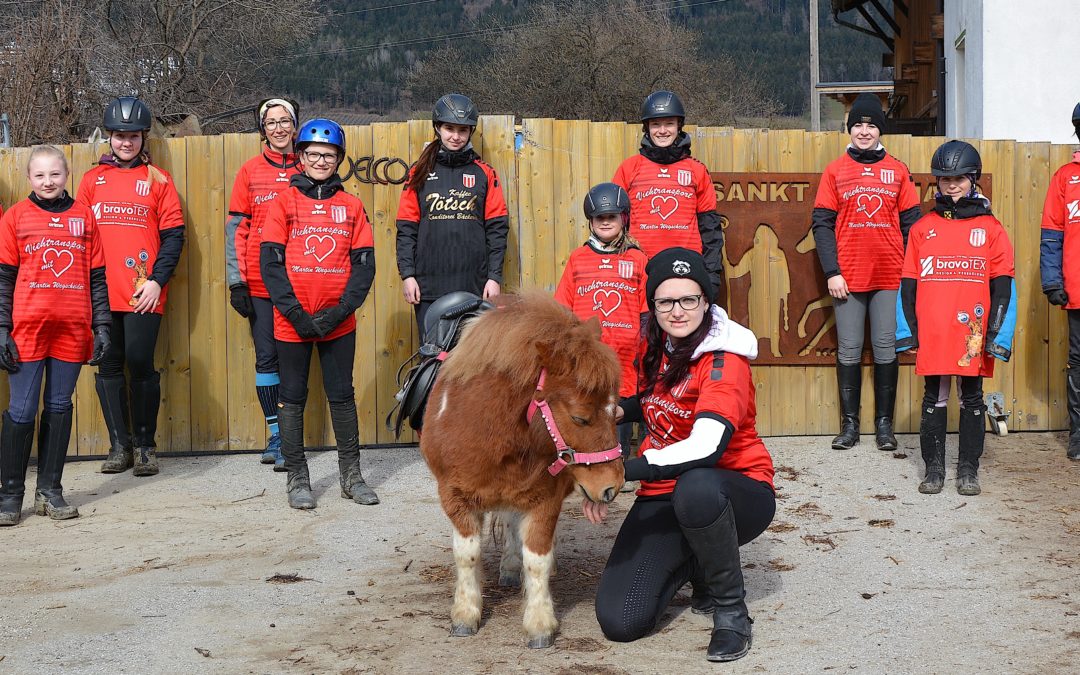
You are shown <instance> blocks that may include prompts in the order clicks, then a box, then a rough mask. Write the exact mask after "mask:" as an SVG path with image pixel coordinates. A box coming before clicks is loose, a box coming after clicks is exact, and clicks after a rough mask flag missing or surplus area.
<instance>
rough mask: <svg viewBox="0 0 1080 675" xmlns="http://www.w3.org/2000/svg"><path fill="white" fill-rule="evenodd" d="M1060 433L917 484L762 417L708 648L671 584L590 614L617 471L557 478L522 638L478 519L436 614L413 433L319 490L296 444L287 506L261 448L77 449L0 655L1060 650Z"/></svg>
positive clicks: (113, 667)
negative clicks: (294, 501) (542, 572)
mask: <svg viewBox="0 0 1080 675" xmlns="http://www.w3.org/2000/svg"><path fill="white" fill-rule="evenodd" d="M1063 442H1064V436H1063V435H1062V434H1016V435H1010V436H1007V437H1004V438H997V437H992V436H988V437H987V453H986V456H985V457H984V468H983V470H982V471H981V473H980V477H981V480H982V485H983V494H982V495H981V496H978V497H961V496H959V495H957V494H956V491H955V488H954V485H953V481H952V479H953V472H954V470H955V458H956V435H955V434H950V435H949V439H948V447H949V458H948V461H949V463H950V465H951V466H950V470H949V474H948V480H947V482H946V489H945V491H944V492H943V493H942V494H940V495H936V496H928V495H920V494H919V493H918V492H917V491H916V489H915V488H916V485H917V483H918V480H919V478H920V477H921V461H920V460H919V459H918V449H917V446H918V439H917V438H916V437H914V436H902V437H901V450H900V452H898V453H896V454H895V455H893V454H892V453H882V452H879V451H877V450H875V449H873V446H872V438H871V437H869V436H863V440H862V443H861V444H860V445H859V446H856V448H855V449H854V450H853V451H849V452H841V451H835V450H831V449H829V448H828V439H827V438H821V437H816V438H772V439H766V443H767V445H768V446H769V448H770V450H771V451H772V453H773V455H774V458H775V461H776V465H777V467H779V470H778V473H777V487H778V489H779V495H780V501H779V503H778V504H779V506H778V510H777V515H776V519H775V520H774V522H773V525H772V527H771V528H770V530H769V531H768V532H767V533H766V534H765V535H763V536H762V537H761V538H759V539H758V540H756V541H754V542H752V543H751V544H749V545H747V546H744V547H743V549H742V554H743V565H744V567H745V576H746V585H747V592H748V597H747V602H748V605H749V607H750V612H751V615H752V616H753V617H754V618H755V620H756V623H755V625H754V644H753V648H752V649H751V651H750V654H749V655H748V656H747V657H746V658H745V659H742V660H741V661H738V662H735V663H733V664H726V665H725V664H709V663H708V662H706V661H705V658H704V648H705V645H706V643H707V642H708V636H709V629H710V623H709V620H708V619H707V618H704V617H700V616H697V615H694V614H692V613H691V612H690V611H689V597H688V593H689V588H685V589H683V591H681V592H680V594H679V596H677V597H676V601H675V604H674V606H673V607H672V608H671V609H670V611H669V612H668V614H667V615H666V616H665V618H664V620H663V622H662V624H661V626H660V627H659V628H658V630H657V631H656V632H655V633H654V634H652V635H650V636H649V637H647V638H645V639H642V640H640V641H638V642H635V643H632V644H615V643H611V642H608V641H607V640H605V639H604V636H603V635H602V634H601V632H600V629H599V627H598V626H597V623H596V619H595V617H594V614H593V605H592V598H593V594H594V592H595V588H596V583H597V580H598V578H599V575H600V573H601V571H602V569H603V565H604V561H605V558H606V555H607V552H608V550H609V549H610V547H611V542H612V540H613V538H614V535H615V532H616V531H617V528H618V525H619V522H620V521H621V518H622V516H623V514H625V512H626V509H627V508H628V505H629V503H630V501H631V499H632V496H631V495H621V496H620V498H619V500H618V501H617V502H616V504H615V507H614V509H613V517H610V518H609V520H608V522H607V523H605V524H604V525H602V526H599V527H594V526H591V525H590V524H589V523H588V522H587V521H585V520H584V519H583V518H582V516H581V513H580V505H579V503H578V502H577V501H575V500H574V499H573V498H572V499H571V500H568V501H567V503H566V506H565V511H564V515H563V518H562V520H561V521H560V530H559V543H558V548H557V561H558V571H557V574H556V576H555V577H554V579H553V582H552V589H553V596H554V599H555V609H556V615H557V616H558V617H559V619H560V621H561V626H560V630H559V633H558V636H557V639H556V642H555V646H554V647H553V648H551V649H547V650H536V651H534V650H529V649H526V648H525V646H524V637H523V635H522V632H521V627H520V624H521V604H522V602H521V597H520V595H519V594H518V593H517V592H516V591H508V590H505V589H500V588H497V587H495V586H494V582H495V580H496V578H497V557H496V547H495V545H494V544H493V543H492V542H491V540H490V537H489V540H488V542H487V545H486V549H485V551H486V557H485V575H484V576H485V583H486V588H485V597H484V602H485V605H484V620H483V623H482V626H481V629H480V633H479V634H478V635H477V636H475V637H472V638H451V637H449V636H448V633H449V627H450V625H449V607H450V596H451V592H452V582H453V560H452V555H451V552H450V527H449V523H448V521H447V520H446V519H445V517H444V516H443V514H442V511H441V510H440V508H439V505H438V502H437V499H436V497H435V488H434V483H433V480H432V478H431V476H430V474H429V473H428V471H427V468H426V467H425V466H424V464H423V461H422V460H421V458H420V455H419V453H418V452H417V450H416V449H415V448H405V449H371V450H365V451H363V456H364V459H365V461H366V462H367V464H368V468H367V470H366V471H365V474H366V475H367V476H368V480H369V482H370V483H371V484H372V485H373V486H374V487H375V488H376V490H378V492H379V495H380V497H381V498H382V504H381V505H379V506H374V507H363V506H358V505H355V504H353V503H352V502H351V501H346V500H344V499H341V498H340V497H339V492H338V488H337V475H336V470H337V463H336V458H335V456H334V455H333V454H332V453H327V452H322V453H312V454H311V467H312V477H313V480H314V481H316V484H315V492H316V496H317V497H318V499H319V508H318V509H316V510H315V511H311V512H298V511H292V510H290V509H289V508H288V506H287V504H286V499H285V494H284V474H275V473H272V472H271V471H270V470H269V469H268V467H264V466H261V465H259V464H258V458H257V456H254V455H244V456H229V457H199V458H180V459H170V458H166V459H165V460H164V461H163V462H162V468H163V471H162V474H161V475H159V476H157V477H153V478H139V479H137V478H134V477H132V476H131V474H130V472H129V473H127V474H122V475H119V476H104V475H101V474H98V473H96V470H97V467H98V463H97V462H77V463H73V464H71V465H69V466H68V469H67V475H66V476H65V480H64V485H65V488H66V493H67V495H68V498H69V500H70V501H71V502H72V503H73V504H75V505H77V506H78V507H79V509H80V511H81V512H82V517H81V518H79V519H78V520H71V521H66V522H52V521H49V520H47V519H45V518H43V517H38V516H34V515H32V514H31V512H30V510H29V506H25V507H24V511H23V513H24V519H23V522H22V523H21V524H20V525H19V526H17V527H14V528H6V529H5V530H3V531H0V560H2V563H0V584H2V589H3V590H2V592H0V595H2V597H3V602H0V672H12V673H31V672H34V673H61V672H63V673H194V672H200V673H203V672H205V673H278V672H281V673H343V674H345V673H422V672H428V673H430V672H445V673H507V672H535V673H566V674H570V673H592V674H597V675H599V674H604V675H607V674H611V675H614V674H616V673H653V672H657V673H658V672H664V673H672V672H675V673H697V672H719V671H729V672H748V673H758V672H772V673H804V672H806V673H809V672H889V673H927V672H939V673H986V672H994V673H1014V672H1015V673H1058V672H1061V673H1064V672H1076V669H1077V668H1078V667H1080V666H1078V658H1080V487H1078V483H1080V463H1072V464H1070V463H1069V462H1068V461H1067V460H1066V459H1065V456H1064V450H1063V445H1062V444H1063ZM34 478H35V477H34V474H33V472H32V471H31V475H30V476H29V477H28V484H29V485H33V481H34ZM31 501H32V499H29V498H28V500H27V502H28V503H29V502H31Z"/></svg>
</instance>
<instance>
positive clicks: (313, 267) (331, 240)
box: [262, 187, 375, 342]
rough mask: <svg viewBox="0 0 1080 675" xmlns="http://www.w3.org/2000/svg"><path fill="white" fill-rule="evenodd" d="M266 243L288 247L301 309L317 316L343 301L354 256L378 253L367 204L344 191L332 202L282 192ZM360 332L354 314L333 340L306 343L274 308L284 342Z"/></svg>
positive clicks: (278, 335) (269, 222)
mask: <svg viewBox="0 0 1080 675" xmlns="http://www.w3.org/2000/svg"><path fill="white" fill-rule="evenodd" d="M262 237H263V241H266V242H271V243H274V244H281V245H282V246H284V247H285V273H286V274H287V275H288V277H289V283H291V284H292V288H293V292H294V293H296V299H297V300H299V301H300V305H301V306H302V307H303V308H304V311H306V312H307V313H309V314H312V315H314V314H315V313H316V312H318V311H319V310H321V309H326V308H327V307H333V306H334V305H336V304H338V302H339V301H340V300H341V296H342V294H343V293H344V292H345V284H346V282H347V281H348V280H349V274H351V272H352V259H351V258H350V252H351V251H352V250H353V249H358V248H374V247H375V240H374V237H373V236H372V233H371V225H370V224H369V223H368V219H367V213H366V212H365V211H364V204H363V202H361V201H360V200H359V199H357V198H356V197H354V196H352V195H351V194H349V193H348V192H345V190H338V191H337V192H335V193H334V196H333V197H330V198H328V199H320V200H316V199H312V198H311V197H308V196H307V195H305V194H304V193H303V192H301V191H300V190H298V189H296V188H292V187H291V188H289V189H288V190H285V191H284V192H282V193H280V194H279V195H278V196H277V198H275V199H274V201H273V206H272V207H271V208H270V211H269V213H267V216H266V222H265V223H264V225H263V232H262ZM353 330H356V316H355V314H350V315H349V316H347V317H346V318H345V320H344V321H342V322H341V324H340V325H339V326H338V327H337V328H335V329H334V330H333V332H331V333H330V334H329V335H327V336H325V337H323V338H320V339H318V340H317V339H315V338H311V339H306V340H305V339H303V338H301V337H300V336H299V335H297V334H296V330H295V329H293V326H292V324H291V323H289V320H288V319H286V318H285V317H284V315H282V314H281V312H279V311H278V309H277V307H275V308H274V337H275V338H277V339H278V340H282V341H284V342H315V341H326V340H334V339H336V338H339V337H341V336H342V335H345V334H347V333H349V332H351V331H353Z"/></svg>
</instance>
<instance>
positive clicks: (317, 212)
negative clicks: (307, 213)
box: [311, 204, 326, 216]
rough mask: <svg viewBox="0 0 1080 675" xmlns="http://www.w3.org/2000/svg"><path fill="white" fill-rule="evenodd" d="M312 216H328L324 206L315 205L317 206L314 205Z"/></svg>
mask: <svg viewBox="0 0 1080 675" xmlns="http://www.w3.org/2000/svg"><path fill="white" fill-rule="evenodd" d="M311 215H313V216H325V215H326V209H324V208H323V205H322V204H315V205H313V206H312V207H311Z"/></svg>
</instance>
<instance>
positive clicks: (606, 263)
mask: <svg viewBox="0 0 1080 675" xmlns="http://www.w3.org/2000/svg"><path fill="white" fill-rule="evenodd" d="M596 269H598V270H613V269H615V266H614V265H612V264H611V258H600V264H599V265H597V266H596Z"/></svg>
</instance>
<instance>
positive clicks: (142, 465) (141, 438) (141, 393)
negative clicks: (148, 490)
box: [131, 371, 161, 476]
mask: <svg viewBox="0 0 1080 675" xmlns="http://www.w3.org/2000/svg"><path fill="white" fill-rule="evenodd" d="M160 406H161V375H160V374H159V373H158V372H157V371H154V373H153V374H152V375H151V376H150V377H149V378H147V379H145V380H132V381H131V423H132V429H131V431H132V433H131V438H132V441H133V442H134V444H135V467H134V468H133V469H132V470H131V473H132V475H135V476H153V475H155V474H157V472H158V461H157V442H156V441H155V440H154V437H155V436H156V435H157V418H158V408H159V407H160Z"/></svg>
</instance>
